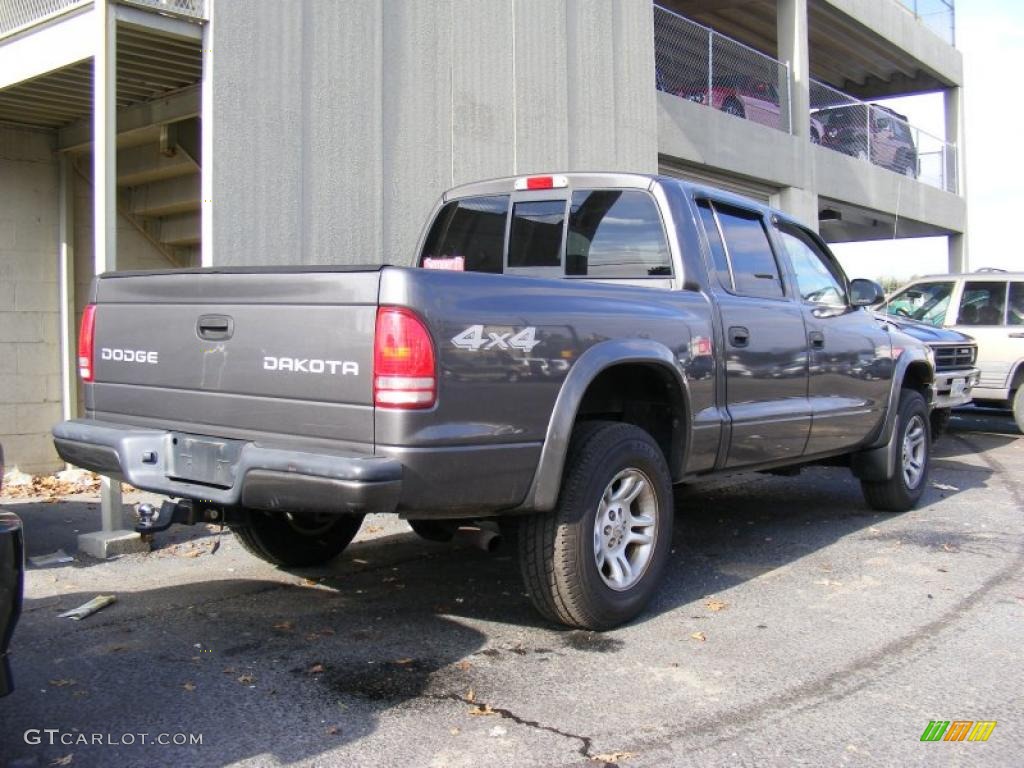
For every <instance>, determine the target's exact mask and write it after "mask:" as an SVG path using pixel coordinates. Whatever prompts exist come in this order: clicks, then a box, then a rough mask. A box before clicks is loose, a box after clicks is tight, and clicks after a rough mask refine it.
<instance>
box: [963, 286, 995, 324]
mask: <svg viewBox="0 0 1024 768" xmlns="http://www.w3.org/2000/svg"><path fill="white" fill-rule="evenodd" d="M1005 322H1006V283H1004V282H995V281H988V280H971V281H968V282H966V283H964V292H963V294H962V295H961V297H960V312H959V314H958V315H957V323H958V324H959V325H1003V324H1004V323H1005Z"/></svg>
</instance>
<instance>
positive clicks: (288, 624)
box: [274, 621, 295, 632]
mask: <svg viewBox="0 0 1024 768" xmlns="http://www.w3.org/2000/svg"><path fill="white" fill-rule="evenodd" d="M274 629H280V630H281V631H282V632H291V631H292V630H293V629H295V622H294V621H279V622H277V624H275V625H274Z"/></svg>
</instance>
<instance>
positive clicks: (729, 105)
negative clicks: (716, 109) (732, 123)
mask: <svg viewBox="0 0 1024 768" xmlns="http://www.w3.org/2000/svg"><path fill="white" fill-rule="evenodd" d="M722 111H723V112H725V114H727V115H735V116H736V117H746V116H747V113H746V111H745V110H744V109H743V105H742V104H740V103H739V102H738V101H736V99H726V101H725V103H724V104H723V105H722Z"/></svg>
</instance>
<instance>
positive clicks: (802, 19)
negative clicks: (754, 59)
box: [775, 0, 811, 141]
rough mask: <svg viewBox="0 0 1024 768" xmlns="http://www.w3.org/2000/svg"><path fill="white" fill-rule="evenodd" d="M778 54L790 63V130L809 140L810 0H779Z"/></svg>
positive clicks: (785, 62)
mask: <svg viewBox="0 0 1024 768" xmlns="http://www.w3.org/2000/svg"><path fill="white" fill-rule="evenodd" d="M776 14H777V15H776V22H775V25H776V36H777V38H778V58H779V61H781V62H782V63H783V64H787V65H789V94H790V96H789V103H790V132H791V133H792V134H793V135H794V136H799V137H800V138H802V139H805V140H807V141H809V140H810V135H811V124H810V113H811V91H810V81H811V73H810V61H809V47H808V43H807V0H777V3H776Z"/></svg>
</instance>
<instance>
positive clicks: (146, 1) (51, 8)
mask: <svg viewBox="0 0 1024 768" xmlns="http://www.w3.org/2000/svg"><path fill="white" fill-rule="evenodd" d="M117 1H118V2H120V3H121V4H123V5H135V6H138V7H140V8H145V9H146V10H149V11H156V12H158V13H165V14H168V15H170V16H179V17H183V18H187V19H197V20H203V19H205V18H206V0H117ZM92 3H93V0H2V2H0V39H3V38H5V37H10V36H11V35H14V34H17V33H18V32H23V31H25V30H26V29H29V28H31V27H34V26H36V25H38V24H43V23H45V22H47V21H49V20H51V19H55V18H57V17H58V16H62V15H64V14H65V13H70V12H71V11H74V10H76V9H78V8H81V7H83V6H87V5H92Z"/></svg>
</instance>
